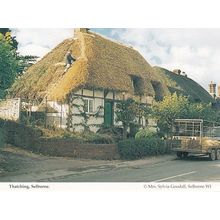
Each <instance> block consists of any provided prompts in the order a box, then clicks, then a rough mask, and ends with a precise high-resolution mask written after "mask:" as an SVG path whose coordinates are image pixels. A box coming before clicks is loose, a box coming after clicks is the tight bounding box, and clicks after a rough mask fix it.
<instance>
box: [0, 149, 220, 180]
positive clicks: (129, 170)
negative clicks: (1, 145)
mask: <svg viewBox="0 0 220 220" xmlns="http://www.w3.org/2000/svg"><path fill="white" fill-rule="evenodd" d="M172 181H174V182H178V181H181V182H184V181H187V182H188V181H189V182H190V181H193V182H194V181H201V182H203V181H204V182H215V181H217V182H218V181H219V182H220V160H219V161H209V159H208V158H207V157H200V158H198V157H189V158H188V159H185V160H178V159H176V157H175V155H173V156H172V155H171V156H170V155H165V156H158V157H151V158H145V159H143V160H137V161H120V160H118V161H100V160H99V161H95V160H86V159H84V160H83V159H74V158H55V157H46V156H42V155H37V154H33V153H30V152H28V151H25V150H21V149H18V148H13V147H8V148H5V149H4V151H2V152H1V153H0V182H172Z"/></svg>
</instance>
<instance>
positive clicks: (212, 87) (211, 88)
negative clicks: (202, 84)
mask: <svg viewBox="0 0 220 220" xmlns="http://www.w3.org/2000/svg"><path fill="white" fill-rule="evenodd" d="M218 88H219V87H218ZM218 92H219V91H218ZM209 93H210V95H211V96H212V97H213V98H215V97H216V83H213V82H212V81H211V83H210V84H209Z"/></svg>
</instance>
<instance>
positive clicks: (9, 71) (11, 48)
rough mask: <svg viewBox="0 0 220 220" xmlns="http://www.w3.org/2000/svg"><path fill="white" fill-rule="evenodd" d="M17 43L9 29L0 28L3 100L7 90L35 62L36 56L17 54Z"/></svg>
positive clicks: (0, 68)
mask: <svg viewBox="0 0 220 220" xmlns="http://www.w3.org/2000/svg"><path fill="white" fill-rule="evenodd" d="M17 49H18V42H17V40H16V37H15V36H12V34H11V30H10V29H9V28H0V98H4V97H5V96H6V93H7V89H9V88H10V86H11V85H12V84H13V82H14V81H15V79H16V77H18V76H19V75H22V74H23V73H24V71H26V69H27V68H28V67H30V66H31V65H32V64H33V63H35V62H36V59H37V58H38V57H36V56H31V55H28V56H22V55H20V54H19V53H18V51H17Z"/></svg>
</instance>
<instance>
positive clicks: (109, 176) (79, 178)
mask: <svg viewBox="0 0 220 220" xmlns="http://www.w3.org/2000/svg"><path fill="white" fill-rule="evenodd" d="M48 181H61V182H173V181H174V182H178V181H181V182H184V181H186V182H190V181H201V182H203V181H204V182H207V181H208V182H215V181H219V182H220V161H209V160H208V158H205V157H204V158H195V157H190V158H188V159H186V160H178V159H173V160H171V161H164V162H161V163H156V164H152V165H149V164H148V165H142V166H136V167H132V168H131V167H130V168H113V169H104V170H96V171H94V172H90V173H82V174H74V175H67V176H63V177H61V176H60V177H58V178H51V179H48Z"/></svg>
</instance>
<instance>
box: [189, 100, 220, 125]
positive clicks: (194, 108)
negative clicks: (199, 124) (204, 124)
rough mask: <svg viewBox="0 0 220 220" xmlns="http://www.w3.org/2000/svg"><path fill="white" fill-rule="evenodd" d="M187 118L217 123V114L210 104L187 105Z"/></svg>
mask: <svg viewBox="0 0 220 220" xmlns="http://www.w3.org/2000/svg"><path fill="white" fill-rule="evenodd" d="M188 110H189V113H188V115H189V117H188V118H198V119H203V120H207V121H213V122H214V121H219V117H218V112H217V111H216V110H215V109H214V108H213V107H212V105H211V104H205V103H194V104H190V105H189V109H188Z"/></svg>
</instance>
